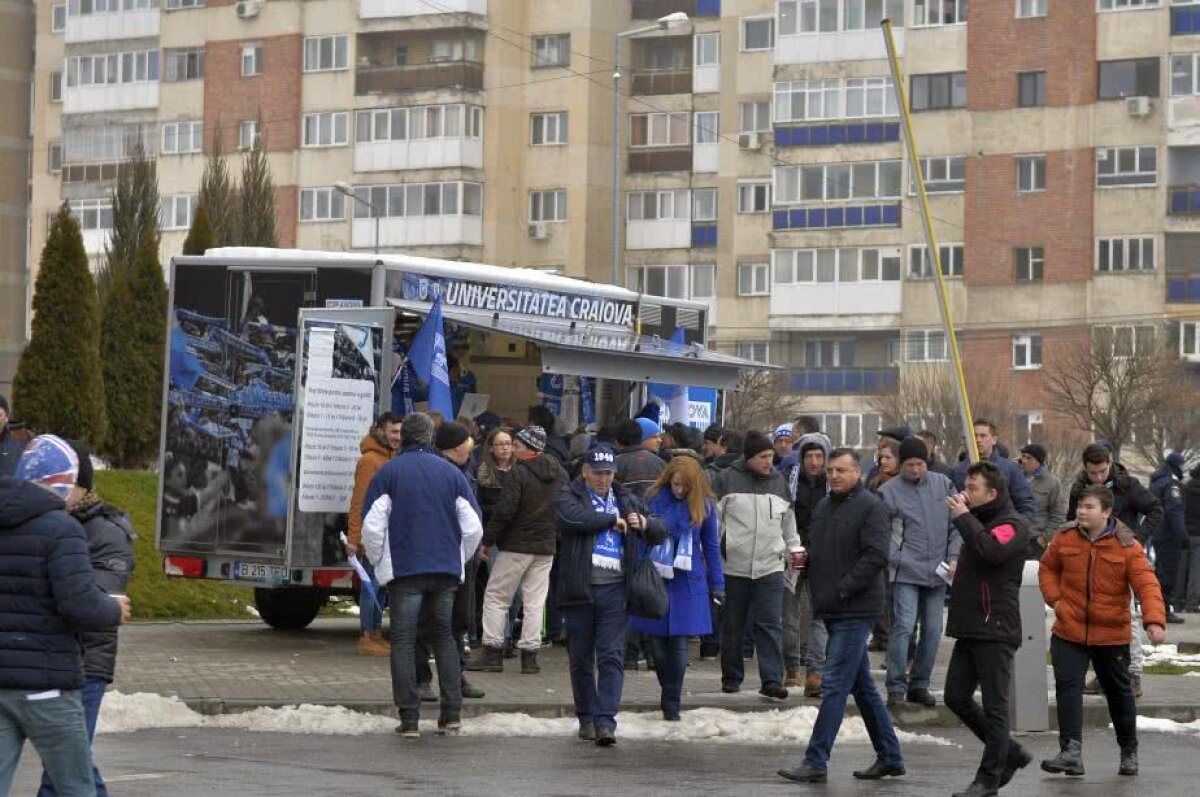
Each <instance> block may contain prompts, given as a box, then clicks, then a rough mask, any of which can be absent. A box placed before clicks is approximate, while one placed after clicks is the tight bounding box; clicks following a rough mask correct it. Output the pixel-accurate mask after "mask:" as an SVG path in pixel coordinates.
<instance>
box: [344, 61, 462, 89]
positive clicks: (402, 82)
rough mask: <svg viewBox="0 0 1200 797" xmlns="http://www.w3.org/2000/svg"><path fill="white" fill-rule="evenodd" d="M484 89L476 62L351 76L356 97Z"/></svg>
mask: <svg viewBox="0 0 1200 797" xmlns="http://www.w3.org/2000/svg"><path fill="white" fill-rule="evenodd" d="M482 88H483V64H482V63H480V62H478V61H443V62H438V63H432V64H428V63H427V64H405V65H403V66H373V65H369V66H360V67H358V69H357V70H355V73H354V93H355V95H356V96H359V97H361V96H364V95H368V94H398V93H401V92H406V91H433V90H436V89H458V90H470V91H478V90H480V89H482Z"/></svg>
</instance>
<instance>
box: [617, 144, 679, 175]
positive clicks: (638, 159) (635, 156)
mask: <svg viewBox="0 0 1200 797" xmlns="http://www.w3.org/2000/svg"><path fill="white" fill-rule="evenodd" d="M691 170H692V148H691V147H676V148H673V149H650V150H638V149H631V150H630V151H629V171H630V173H635V174H647V173H653V172H690V171H691Z"/></svg>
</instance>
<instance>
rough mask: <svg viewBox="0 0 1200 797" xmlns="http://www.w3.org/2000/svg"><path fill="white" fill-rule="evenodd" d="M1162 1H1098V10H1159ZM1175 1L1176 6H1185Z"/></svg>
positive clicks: (1178, 0)
mask: <svg viewBox="0 0 1200 797" xmlns="http://www.w3.org/2000/svg"><path fill="white" fill-rule="evenodd" d="M1161 2H1162V0H1098V4H1097V6H1096V8H1098V9H1099V10H1100V11H1127V10H1129V9H1135V8H1157V7H1158V6H1159V5H1160V4H1161ZM1183 4H1184V3H1183V2H1180V0H1175V5H1183Z"/></svg>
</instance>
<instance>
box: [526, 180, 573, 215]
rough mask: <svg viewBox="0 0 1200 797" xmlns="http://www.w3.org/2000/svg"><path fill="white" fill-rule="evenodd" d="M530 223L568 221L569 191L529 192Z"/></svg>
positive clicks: (563, 189) (561, 189)
mask: <svg viewBox="0 0 1200 797" xmlns="http://www.w3.org/2000/svg"><path fill="white" fill-rule="evenodd" d="M529 220H530V221H566V220H567V189H565V188H556V189H554V190H552V191H530V192H529Z"/></svg>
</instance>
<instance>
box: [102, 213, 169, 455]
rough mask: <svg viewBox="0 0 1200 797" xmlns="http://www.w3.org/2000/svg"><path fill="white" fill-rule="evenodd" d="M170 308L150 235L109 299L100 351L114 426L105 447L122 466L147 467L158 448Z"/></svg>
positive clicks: (109, 417) (109, 412)
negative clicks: (168, 307)
mask: <svg viewBox="0 0 1200 797" xmlns="http://www.w3.org/2000/svg"><path fill="white" fill-rule="evenodd" d="M166 312H167V287H166V283H165V282H164V281H163V271H162V266H161V265H159V262H158V243H157V241H156V240H155V237H154V236H152V235H147V236H146V237H145V238H144V239H143V240H142V245H141V247H140V248H139V249H138V253H137V258H136V261H135V264H134V267H133V270H132V271H122V272H120V273H118V274H117V275H116V277H115V280H114V282H113V286H112V289H111V290H110V291H109V292H108V294H107V296H106V298H105V301H104V319H103V324H102V328H101V332H100V355H101V359H102V361H103V372H104V395H105V397H106V400H107V411H108V419H109V424H108V436H107V438H106V442H105V444H104V447H103V449H102V450H103V452H104V453H105V455H106V456H107V457H108V458H109V459H110V460H111V461H112V463H113V464H114V465H116V466H117V467H124V468H138V467H144V466H146V465H147V464H148V463H150V462H152V461H153V460H154V457H155V454H156V453H157V450H158V433H159V417H160V415H159V413H160V409H161V403H162V378H163V357H164V354H165V352H164V346H165V345H166V336H167V324H166Z"/></svg>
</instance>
